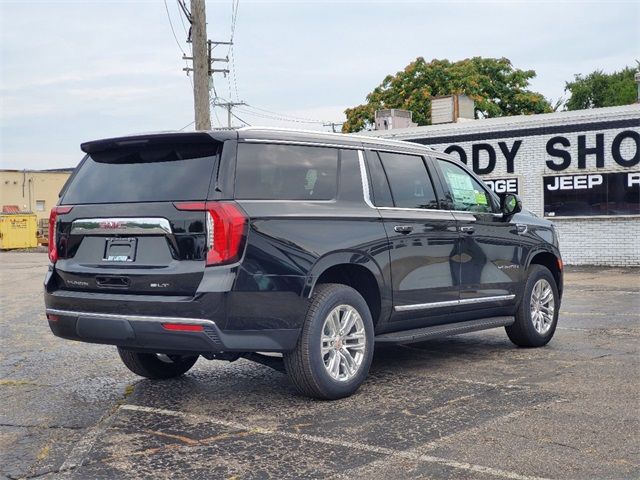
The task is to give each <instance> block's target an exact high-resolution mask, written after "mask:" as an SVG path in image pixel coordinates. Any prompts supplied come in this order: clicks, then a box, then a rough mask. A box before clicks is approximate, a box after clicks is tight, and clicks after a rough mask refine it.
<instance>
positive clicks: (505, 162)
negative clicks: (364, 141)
mask: <svg viewBox="0 0 640 480" xmlns="http://www.w3.org/2000/svg"><path fill="white" fill-rule="evenodd" d="M461 110H462V109H461ZM453 122H457V123H443V124H439V125H431V126H424V127H415V128H404V129H396V128H394V129H393V130H386V131H385V130H378V131H372V132H366V134H368V135H375V136H380V137H384V138H395V139H397V140H408V141H410V142H417V143H422V144H425V145H429V146H431V147H433V148H435V149H436V150H439V151H444V152H446V153H449V154H451V155H452V156H453V157H455V158H458V159H460V161H462V162H464V163H466V164H467V165H468V166H469V167H470V168H472V169H473V170H474V171H475V173H477V174H478V175H480V176H481V177H482V178H483V179H484V180H485V183H487V184H488V185H489V187H491V188H493V189H494V190H495V191H497V192H513V193H517V194H519V195H520V196H521V197H522V199H523V203H524V206H525V208H527V209H529V210H531V211H532V212H533V213H535V214H536V215H539V216H541V217H545V218H549V219H550V220H553V222H554V224H555V225H556V228H557V229H558V232H559V236H560V247H561V251H562V254H563V257H564V259H565V262H566V263H569V264H594V265H620V266H640V105H639V104H633V105H627V106H622V107H608V108H594V109H589V110H577V111H571V112H557V113H545V114H540V115H520V116H513V117H500V118H489V119H483V120H470V121H462V122H461V121H459V120H457V119H453Z"/></svg>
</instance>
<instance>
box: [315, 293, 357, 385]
mask: <svg viewBox="0 0 640 480" xmlns="http://www.w3.org/2000/svg"><path fill="white" fill-rule="evenodd" d="M366 345H367V337H366V334H365V331H364V322H363V321H362V317H361V316H360V314H359V313H358V311H357V310H356V309H355V308H353V307H352V306H351V305H338V306H337V307H336V308H334V309H333V310H331V312H329V315H327V318H325V320H324V324H323V325H322V338H321V353H322V361H323V364H324V368H325V369H326V370H327V373H328V374H329V375H330V376H331V378H333V379H334V380H338V381H341V382H346V381H348V380H351V379H352V378H353V377H355V376H356V374H357V373H358V372H359V370H360V366H361V365H362V361H363V359H364V353H365V349H366Z"/></svg>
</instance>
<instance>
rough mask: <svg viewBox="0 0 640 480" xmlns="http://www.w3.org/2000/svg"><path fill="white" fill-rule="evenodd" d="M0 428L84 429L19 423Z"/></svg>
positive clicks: (3, 424)
mask: <svg viewBox="0 0 640 480" xmlns="http://www.w3.org/2000/svg"><path fill="white" fill-rule="evenodd" d="M0 427H13V428H40V429H43V430H46V429H63V430H84V427H75V426H69V425H28V424H20V423H0Z"/></svg>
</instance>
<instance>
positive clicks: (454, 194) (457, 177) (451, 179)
mask: <svg viewBox="0 0 640 480" xmlns="http://www.w3.org/2000/svg"><path fill="white" fill-rule="evenodd" d="M438 165H440V170H442V175H443V176H444V181H445V182H446V183H447V187H448V188H449V193H450V196H451V198H450V201H451V203H452V204H453V205H452V208H453V210H460V211H463V212H491V211H492V210H493V207H492V204H491V197H490V196H489V192H487V190H485V188H484V187H483V186H482V185H481V184H480V182H478V181H477V180H476V179H475V178H473V177H472V176H471V175H469V173H468V172H467V171H466V170H464V169H463V168H462V167H459V166H458V165H455V164H453V163H451V162H447V161H445V160H438Z"/></svg>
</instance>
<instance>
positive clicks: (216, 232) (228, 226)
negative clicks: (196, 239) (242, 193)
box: [174, 202, 247, 265]
mask: <svg viewBox="0 0 640 480" xmlns="http://www.w3.org/2000/svg"><path fill="white" fill-rule="evenodd" d="M174 205H175V207H176V208H177V209H178V210H193V211H204V212H205V213H206V216H207V219H206V221H207V265H221V264H225V263H233V262H236V261H238V260H239V259H240V257H241V256H242V248H243V246H244V242H245V238H246V236H247V216H246V215H245V213H244V212H243V211H242V210H241V209H240V207H239V206H238V205H237V204H236V203H234V202H179V203H175V204H174Z"/></svg>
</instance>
